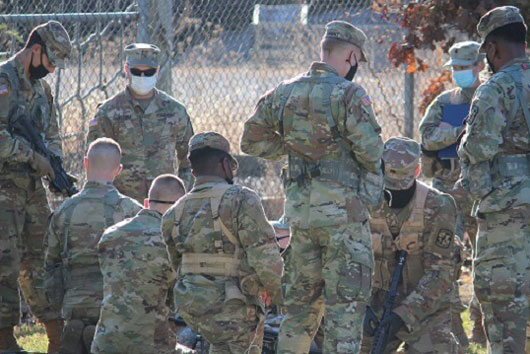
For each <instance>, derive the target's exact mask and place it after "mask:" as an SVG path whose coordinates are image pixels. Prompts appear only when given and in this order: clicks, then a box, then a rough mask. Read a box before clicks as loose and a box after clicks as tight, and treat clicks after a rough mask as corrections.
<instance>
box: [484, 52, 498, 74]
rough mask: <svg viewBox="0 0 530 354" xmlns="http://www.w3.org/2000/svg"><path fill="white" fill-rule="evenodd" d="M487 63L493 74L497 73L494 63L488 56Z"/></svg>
mask: <svg viewBox="0 0 530 354" xmlns="http://www.w3.org/2000/svg"><path fill="white" fill-rule="evenodd" d="M486 61H487V62H488V67H489V69H490V70H491V72H492V73H494V74H495V73H496V71H495V69H493V63H492V62H491V60H490V58H488V56H487V55H486Z"/></svg>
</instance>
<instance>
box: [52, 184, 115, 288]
mask: <svg viewBox="0 0 530 354" xmlns="http://www.w3.org/2000/svg"><path fill="white" fill-rule="evenodd" d="M83 199H84V200H94V201H96V202H98V203H99V202H100V199H101V197H99V196H90V195H84V196H83ZM104 199H105V200H104V202H103V203H104V207H103V208H104V209H103V210H104V218H105V224H104V227H103V228H102V230H101V233H103V231H105V229H106V228H108V227H110V226H112V225H114V224H116V223H117V222H119V221H120V220H115V219H114V212H115V211H116V208H117V206H118V204H119V202H120V200H121V198H120V195H119V194H118V193H117V192H115V193H110V194H108V195H106V196H105V197H104ZM78 206H79V204H75V205H74V206H72V207H70V208H67V209H66V211H65V216H64V224H63V237H64V238H63V242H64V245H63V251H62V253H61V258H62V260H63V261H62V262H63V279H64V280H63V281H64V289H65V290H67V289H73V288H76V287H81V288H82V287H83V285H84V284H88V283H91V282H101V283H102V282H103V278H102V275H101V271H100V269H99V264H98V261H97V259H98V253H97V250H90V251H91V252H87V253H86V254H85V255H83V257H82V258H76V260H75V262H72V254H71V252H70V249H69V246H68V240H69V239H70V234H71V225H72V216H73V214H74V210H75V209H77V207H78ZM85 259H86V260H87V261H86V262H83V260H85ZM94 259H95V260H96V261H95V262H94ZM90 263H92V264H93V265H91V266H87V265H85V264H90ZM81 264H83V266H80V265H81ZM102 284H103V283H102Z"/></svg>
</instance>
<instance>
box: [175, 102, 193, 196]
mask: <svg viewBox="0 0 530 354" xmlns="http://www.w3.org/2000/svg"><path fill="white" fill-rule="evenodd" d="M184 116H185V119H184V121H185V124H186V127H185V128H184V129H180V128H181V127H177V128H176V129H179V131H178V132H177V137H178V139H177V141H176V144H175V150H176V152H177V159H178V166H179V170H178V175H179V177H180V178H181V179H182V181H184V185H185V186H186V188H187V189H188V190H189V189H190V188H191V186H192V185H193V176H192V175H191V169H190V164H189V161H188V143H189V141H190V139H191V137H192V136H193V126H192V124H191V119H190V117H189V115H188V113H187V112H186V109H184Z"/></svg>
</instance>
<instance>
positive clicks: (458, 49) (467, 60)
mask: <svg viewBox="0 0 530 354" xmlns="http://www.w3.org/2000/svg"><path fill="white" fill-rule="evenodd" d="M479 48H480V43H478V42H473V41H465V42H458V43H455V44H453V46H452V47H451V48H450V49H449V56H450V57H451V59H449V61H448V62H447V63H445V64H444V66H451V65H474V64H475V63H477V62H479V61H481V60H484V58H485V57H486V54H484V53H479V52H478V50H479Z"/></svg>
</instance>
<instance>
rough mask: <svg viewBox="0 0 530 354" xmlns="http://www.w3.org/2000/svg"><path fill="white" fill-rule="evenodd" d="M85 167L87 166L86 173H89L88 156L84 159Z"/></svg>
mask: <svg viewBox="0 0 530 354" xmlns="http://www.w3.org/2000/svg"><path fill="white" fill-rule="evenodd" d="M83 165H84V166H85V171H88V169H89V168H90V161H89V160H88V156H85V158H84V159H83Z"/></svg>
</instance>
